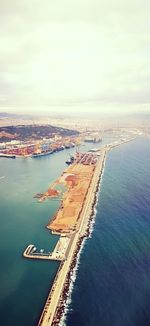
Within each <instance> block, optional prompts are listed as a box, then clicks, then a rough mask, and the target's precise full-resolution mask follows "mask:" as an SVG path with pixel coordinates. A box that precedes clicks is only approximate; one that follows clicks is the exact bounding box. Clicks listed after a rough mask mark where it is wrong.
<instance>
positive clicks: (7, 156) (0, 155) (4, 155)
mask: <svg viewBox="0 0 150 326" xmlns="http://www.w3.org/2000/svg"><path fill="white" fill-rule="evenodd" d="M0 157H4V158H13V159H14V158H16V155H12V154H3V153H0Z"/></svg>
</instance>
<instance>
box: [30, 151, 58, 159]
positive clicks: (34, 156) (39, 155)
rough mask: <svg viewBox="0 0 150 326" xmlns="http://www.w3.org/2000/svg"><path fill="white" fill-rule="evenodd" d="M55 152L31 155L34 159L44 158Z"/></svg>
mask: <svg viewBox="0 0 150 326" xmlns="http://www.w3.org/2000/svg"><path fill="white" fill-rule="evenodd" d="M52 153H53V151H48V152H41V153H33V154H32V155H31V157H32V158H36V157H42V156H46V155H50V154H52Z"/></svg>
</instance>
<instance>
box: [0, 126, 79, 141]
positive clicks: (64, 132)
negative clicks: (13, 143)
mask: <svg viewBox="0 0 150 326" xmlns="http://www.w3.org/2000/svg"><path fill="white" fill-rule="evenodd" d="M56 134H57V135H60V136H65V137H66V136H74V135H78V134H79V132H78V131H75V130H70V129H66V128H61V127H54V126H51V125H44V126H43V125H27V126H24V125H21V126H7V127H0V142H3V141H10V140H12V139H15V140H21V141H24V140H31V139H32V140H39V139H43V138H51V137H53V136H54V135H56Z"/></svg>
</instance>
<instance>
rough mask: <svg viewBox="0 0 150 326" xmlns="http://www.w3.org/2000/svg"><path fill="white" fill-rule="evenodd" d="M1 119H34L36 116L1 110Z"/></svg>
mask: <svg viewBox="0 0 150 326" xmlns="http://www.w3.org/2000/svg"><path fill="white" fill-rule="evenodd" d="M0 119H26V120H28V119H29V120H32V119H35V116H33V115H29V114H19V113H18V114H17V113H7V112H0Z"/></svg>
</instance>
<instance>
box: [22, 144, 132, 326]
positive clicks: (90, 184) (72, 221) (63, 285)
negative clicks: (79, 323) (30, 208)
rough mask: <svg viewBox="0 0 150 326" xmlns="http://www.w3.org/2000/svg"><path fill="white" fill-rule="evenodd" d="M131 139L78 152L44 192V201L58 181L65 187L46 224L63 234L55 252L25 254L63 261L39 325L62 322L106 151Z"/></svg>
mask: <svg viewBox="0 0 150 326" xmlns="http://www.w3.org/2000/svg"><path fill="white" fill-rule="evenodd" d="M132 140H133V138H130V139H129V138H128V139H121V140H119V141H116V142H113V143H110V144H107V145H105V146H102V147H100V148H98V149H97V151H96V152H94V153H93V152H85V153H76V157H75V159H74V160H73V162H72V163H71V164H69V166H68V167H67V169H65V170H64V172H63V173H62V175H61V176H60V177H59V178H58V179H57V180H56V181H55V182H54V183H53V185H52V188H49V190H48V192H45V193H44V200H45V199H46V198H47V196H48V195H47V196H46V195H45V194H48V193H50V194H51V195H52V197H53V195H54V193H55V191H56V189H55V187H56V186H57V185H58V184H59V185H65V187H66V190H65V192H64V194H63V197H62V200H61V205H60V208H59V209H58V211H57V212H56V214H55V215H54V216H53V218H52V219H51V220H50V222H49V223H48V225H47V228H48V229H49V230H50V231H51V232H52V234H57V235H59V236H60V238H59V240H58V243H57V244H56V247H55V248H54V251H53V252H52V253H50V252H49V253H47V254H44V252H40V253H39V252H33V250H34V249H33V248H34V246H33V245H29V246H28V247H27V249H26V250H25V252H24V254H23V255H24V257H25V258H29V259H43V260H44V259H45V260H57V261H60V267H59V271H58V272H57V275H56V278H55V280H54V283H53V286H52V288H51V290H50V293H49V295H48V298H47V301H46V304H45V306H44V309H43V313H42V315H41V318H40V320H39V323H38V326H51V325H52V326H54V325H55V326H56V325H59V321H60V318H61V316H62V314H63V311H64V297H66V291H67V288H68V287H69V275H70V270H71V268H72V265H73V264H74V263H73V262H75V260H76V256H77V253H78V251H79V250H80V247H81V243H82V241H83V239H84V238H85V237H87V236H88V232H89V225H90V221H91V216H92V214H93V209H94V205H95V201H96V194H97V189H98V187H99V182H100V179H101V175H102V172H103V168H104V164H105V159H106V154H107V152H108V151H110V150H111V149H113V148H115V147H116V146H120V145H122V144H123V143H126V142H129V141H132ZM55 195H56V197H57V195H58V194H57V193H55ZM41 198H43V197H41ZM41 198H40V201H41ZM42 201H43V199H42Z"/></svg>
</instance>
